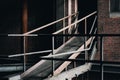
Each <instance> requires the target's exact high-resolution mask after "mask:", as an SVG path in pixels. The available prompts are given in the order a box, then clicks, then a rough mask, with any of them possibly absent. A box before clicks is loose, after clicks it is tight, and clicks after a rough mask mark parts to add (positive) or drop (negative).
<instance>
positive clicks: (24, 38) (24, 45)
mask: <svg viewBox="0 0 120 80" xmlns="http://www.w3.org/2000/svg"><path fill="white" fill-rule="evenodd" d="M23 53H24V54H25V53H26V37H25V36H24V37H23ZM23 61H24V63H23V69H24V71H25V70H26V55H24V60H23Z"/></svg>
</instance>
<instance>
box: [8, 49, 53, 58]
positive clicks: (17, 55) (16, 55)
mask: <svg viewBox="0 0 120 80" xmlns="http://www.w3.org/2000/svg"><path fill="white" fill-rule="evenodd" d="M47 52H52V50H44V51H37V52H30V53H25V54H24V53H23V54H14V55H9V56H8V57H19V56H25V55H33V54H40V53H47Z"/></svg>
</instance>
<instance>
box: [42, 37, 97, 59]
mask: <svg viewBox="0 0 120 80" xmlns="http://www.w3.org/2000/svg"><path fill="white" fill-rule="evenodd" d="M94 39H95V37H93V38H92V39H91V44H90V46H89V48H87V49H82V50H79V51H70V52H64V53H59V54H54V55H49V56H43V58H46V57H57V56H63V55H68V54H74V53H78V52H81V51H88V50H90V49H91V47H92V44H93V41H94Z"/></svg>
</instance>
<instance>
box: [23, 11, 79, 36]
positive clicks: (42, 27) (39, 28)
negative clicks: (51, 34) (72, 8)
mask: <svg viewBox="0 0 120 80" xmlns="http://www.w3.org/2000/svg"><path fill="white" fill-rule="evenodd" d="M76 14H78V12H76V13H73V14H72V15H69V16H66V17H64V18H61V19H59V20H56V21H53V22H51V23H49V24H46V25H44V26H41V27H38V28H36V29H33V30H31V31H29V32H26V33H24V34H23V35H24V36H25V35H28V34H31V33H34V32H36V31H39V30H41V29H44V28H46V27H48V26H51V25H53V24H55V23H58V22H60V21H62V20H65V19H67V18H69V17H71V16H73V15H76Z"/></svg>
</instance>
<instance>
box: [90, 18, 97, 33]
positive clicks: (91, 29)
mask: <svg viewBox="0 0 120 80" xmlns="http://www.w3.org/2000/svg"><path fill="white" fill-rule="evenodd" d="M96 20H97V16H95V19H94V22H93V24H92V28H91V30H90V33H89V34H91V33H92V31H93V28H94V25H95V22H96Z"/></svg>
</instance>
